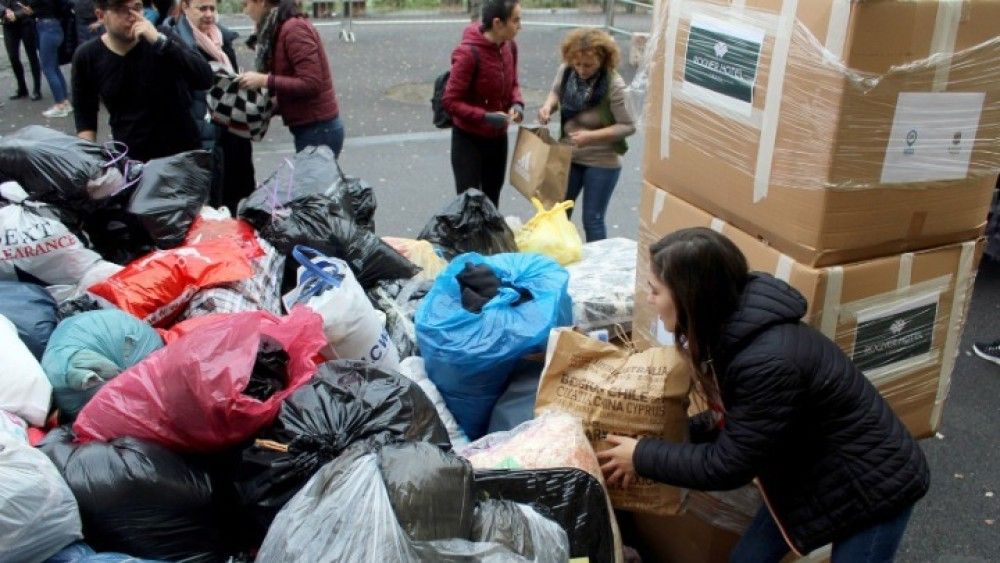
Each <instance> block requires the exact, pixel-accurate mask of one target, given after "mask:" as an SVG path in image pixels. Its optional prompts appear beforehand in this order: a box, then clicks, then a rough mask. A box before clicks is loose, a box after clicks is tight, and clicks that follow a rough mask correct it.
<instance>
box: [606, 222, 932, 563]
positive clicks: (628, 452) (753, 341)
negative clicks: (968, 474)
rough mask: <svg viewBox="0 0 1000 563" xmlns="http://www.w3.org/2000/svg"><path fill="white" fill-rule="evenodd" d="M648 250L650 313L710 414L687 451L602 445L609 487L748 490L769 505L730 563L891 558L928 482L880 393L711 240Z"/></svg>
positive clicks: (697, 233) (793, 298)
mask: <svg viewBox="0 0 1000 563" xmlns="http://www.w3.org/2000/svg"><path fill="white" fill-rule="evenodd" d="M649 252H650V257H651V261H652V271H653V273H654V275H653V276H652V278H651V279H650V280H649V283H650V288H651V297H650V304H651V305H652V306H654V307H655V308H656V310H657V312H658V314H659V316H660V319H661V320H662V321H663V324H664V326H666V327H667V328H668V329H669V330H672V331H673V332H674V334H675V336H676V337H677V339H678V342H679V345H680V346H681V348H682V350H684V353H685V354H686V355H687V356H688V357H689V358H690V360H691V361H692V364H693V365H694V366H695V368H696V369H695V373H696V375H697V377H696V389H700V390H701V392H702V394H703V397H704V399H705V401H706V403H707V404H708V405H709V406H710V409H709V410H708V411H706V413H705V414H703V415H701V416H699V417H696V418H695V419H693V422H694V424H693V425H692V428H691V438H692V442H691V443H668V442H664V441H661V440H656V439H652V438H642V439H640V440H638V442H637V441H636V440H634V439H631V438H626V437H622V436H609V437H608V441H609V442H611V443H612V444H615V446H614V447H612V448H611V449H609V450H606V451H603V452H600V453H598V458H599V459H600V461H601V463H602V465H601V468H602V470H603V471H604V474H605V476H606V478H607V481H608V484H609V486H628V485H629V484H631V483H632V482H634V481H635V480H636V478H637V476H640V477H646V478H649V479H653V480H656V481H659V482H662V483H667V484H670V485H675V486H679V487H687V488H691V489H698V490H727V489H734V488H737V487H740V486H743V485H746V484H748V483H750V482H751V481H752V480H756V481H757V484H758V486H759V488H760V491H761V493H762V494H763V496H764V499H765V506H764V507H763V508H761V510H760V512H759V513H758V514H757V516H756V518H755V519H754V521H753V523H752V524H751V525H750V528H749V530H747V532H746V534H745V535H744V536H743V538H742V539H741V540H740V542H739V543H738V544H737V545H736V547H735V548H734V549H733V552H732V553H731V555H730V561H738V562H743V561H754V562H769V561H778V560H780V559H781V558H782V557H783V556H784V555H786V554H787V553H788V551H789V549H790V548H791V549H793V550H794V551H796V552H797V553H800V554H804V553H808V552H809V551H812V550H814V549H816V548H818V547H822V546H824V545H826V544H828V543H832V544H833V554H832V560H833V562H834V563H844V562H851V563H858V562H866V561H891V560H892V558H893V554H894V553H895V551H896V549H897V548H898V546H899V542H900V539H901V538H902V535H903V532H904V530H905V528H906V524H907V521H908V519H909V517H910V513H911V511H912V509H913V505H914V504H915V503H916V502H917V500H919V499H920V498H922V497H923V496H924V494H925V493H926V492H927V488H928V484H929V479H930V474H929V469H928V467H927V462H926V460H925V459H924V454H923V452H922V451H921V450H920V447H919V446H918V445H917V442H916V440H914V438H913V437H912V436H911V435H910V433H909V432H908V431H907V430H906V428H905V427H904V426H903V424H902V423H901V422H900V420H899V418H897V417H896V415H895V414H894V413H893V412H892V410H891V409H890V407H889V405H888V404H887V403H886V402H885V400H883V399H882V397H881V396H880V395H879V393H878V391H877V390H876V389H875V387H874V386H873V385H872V384H871V383H870V382H869V381H868V380H867V379H866V378H865V377H864V375H863V374H862V373H861V372H860V371H859V370H858V369H857V368H856V367H855V366H854V364H853V363H852V362H851V360H850V359H849V358H848V357H847V356H846V355H845V354H844V353H843V352H842V351H841V350H840V348H838V347H837V345H836V344H835V343H834V342H832V341H831V340H830V339H828V338H827V337H826V336H824V335H822V334H821V333H820V332H818V331H816V330H814V329H813V328H811V327H809V326H807V325H805V324H803V323H802V322H801V319H802V317H803V315H804V314H805V312H806V301H805V299H804V298H803V297H802V295H801V294H799V293H798V292H797V291H795V290H794V289H793V288H791V287H790V286H788V284H786V283H784V282H782V281H780V280H777V279H775V278H773V277H771V276H770V275H767V274H763V273H758V272H754V273H749V272H748V268H747V262H746V258H745V257H744V256H743V254H742V253H741V252H740V251H739V249H737V248H736V246H735V245H734V244H733V243H732V242H730V241H729V239H727V238H725V237H724V236H722V235H720V234H719V233H717V232H715V231H713V230H711V229H706V228H695V229H684V230H681V231H677V232H675V233H673V234H670V235H667V236H666V237H664V238H663V239H662V240H660V241H659V242H657V243H655V244H653V245H652V246H651V247H650V251H649ZM706 421H708V422H709V423H708V424H706Z"/></svg>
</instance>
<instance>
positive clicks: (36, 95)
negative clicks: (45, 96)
mask: <svg viewBox="0 0 1000 563" xmlns="http://www.w3.org/2000/svg"><path fill="white" fill-rule="evenodd" d="M41 99H42V93H41V92H39V91H38V90H35V92H34V93H33V94H32V95H31V101H33V102H37V101H38V100H41Z"/></svg>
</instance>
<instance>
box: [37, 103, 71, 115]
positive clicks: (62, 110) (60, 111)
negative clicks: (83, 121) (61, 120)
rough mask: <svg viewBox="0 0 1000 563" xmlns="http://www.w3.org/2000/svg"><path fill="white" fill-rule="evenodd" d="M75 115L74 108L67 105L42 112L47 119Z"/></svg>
mask: <svg viewBox="0 0 1000 563" xmlns="http://www.w3.org/2000/svg"><path fill="white" fill-rule="evenodd" d="M71 113H73V106H71V105H69V104H66V105H62V106H52V107H50V108H49V109H47V110H45V111H43V112H42V115H44V116H45V117H49V118H52V117H66V116H68V115H69V114H71Z"/></svg>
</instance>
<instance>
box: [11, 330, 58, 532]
mask: <svg viewBox="0 0 1000 563" xmlns="http://www.w3.org/2000/svg"><path fill="white" fill-rule="evenodd" d="M0 350H3V362H0V409H3V410H5V411H7V412H9V413H12V414H16V415H17V416H19V417H21V418H23V419H25V420H27V421H28V422H30V423H31V424H33V425H35V426H44V425H45V418H46V417H47V416H48V414H49V405H50V404H51V402H52V384H51V383H49V379H48V378H47V377H45V372H44V371H42V366H41V365H39V364H38V360H36V359H35V357H34V356H33V355H32V354H31V351H30V350H28V347H27V346H25V345H24V342H21V339H20V338H18V336H17V327H15V326H14V323H12V322H10V320H8V319H7V317H4V316H3V315H0ZM0 545H2V544H0Z"/></svg>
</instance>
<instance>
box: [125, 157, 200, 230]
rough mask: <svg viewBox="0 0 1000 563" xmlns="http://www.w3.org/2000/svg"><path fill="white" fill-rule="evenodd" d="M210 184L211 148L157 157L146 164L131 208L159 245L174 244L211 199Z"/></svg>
mask: <svg viewBox="0 0 1000 563" xmlns="http://www.w3.org/2000/svg"><path fill="white" fill-rule="evenodd" d="M211 185H212V154H211V153H209V152H208V151H188V152H182V153H179V154H175V155H173V156H168V157H165V158H155V159H153V160H150V161H149V162H147V163H146V164H145V166H144V167H143V171H142V179H141V180H140V181H139V183H138V185H137V186H136V187H135V188H134V191H133V192H132V196H131V198H130V199H129V204H128V211H129V213H131V214H133V215H135V216H136V217H138V219H139V222H140V223H141V224H142V226H143V227H144V228H145V230H146V232H147V233H148V234H149V236H150V239H151V240H152V241H153V243H154V244H155V245H156V246H157V247H158V248H162V249H167V248H174V247H176V246H180V245H181V244H182V243H183V242H184V238H185V237H186V236H187V233H188V230H189V229H190V228H191V223H193V222H194V220H195V217H197V216H198V213H199V212H200V211H201V208H202V207H203V206H204V205H205V203H206V202H207V201H208V194H209V189H210V188H211Z"/></svg>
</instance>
